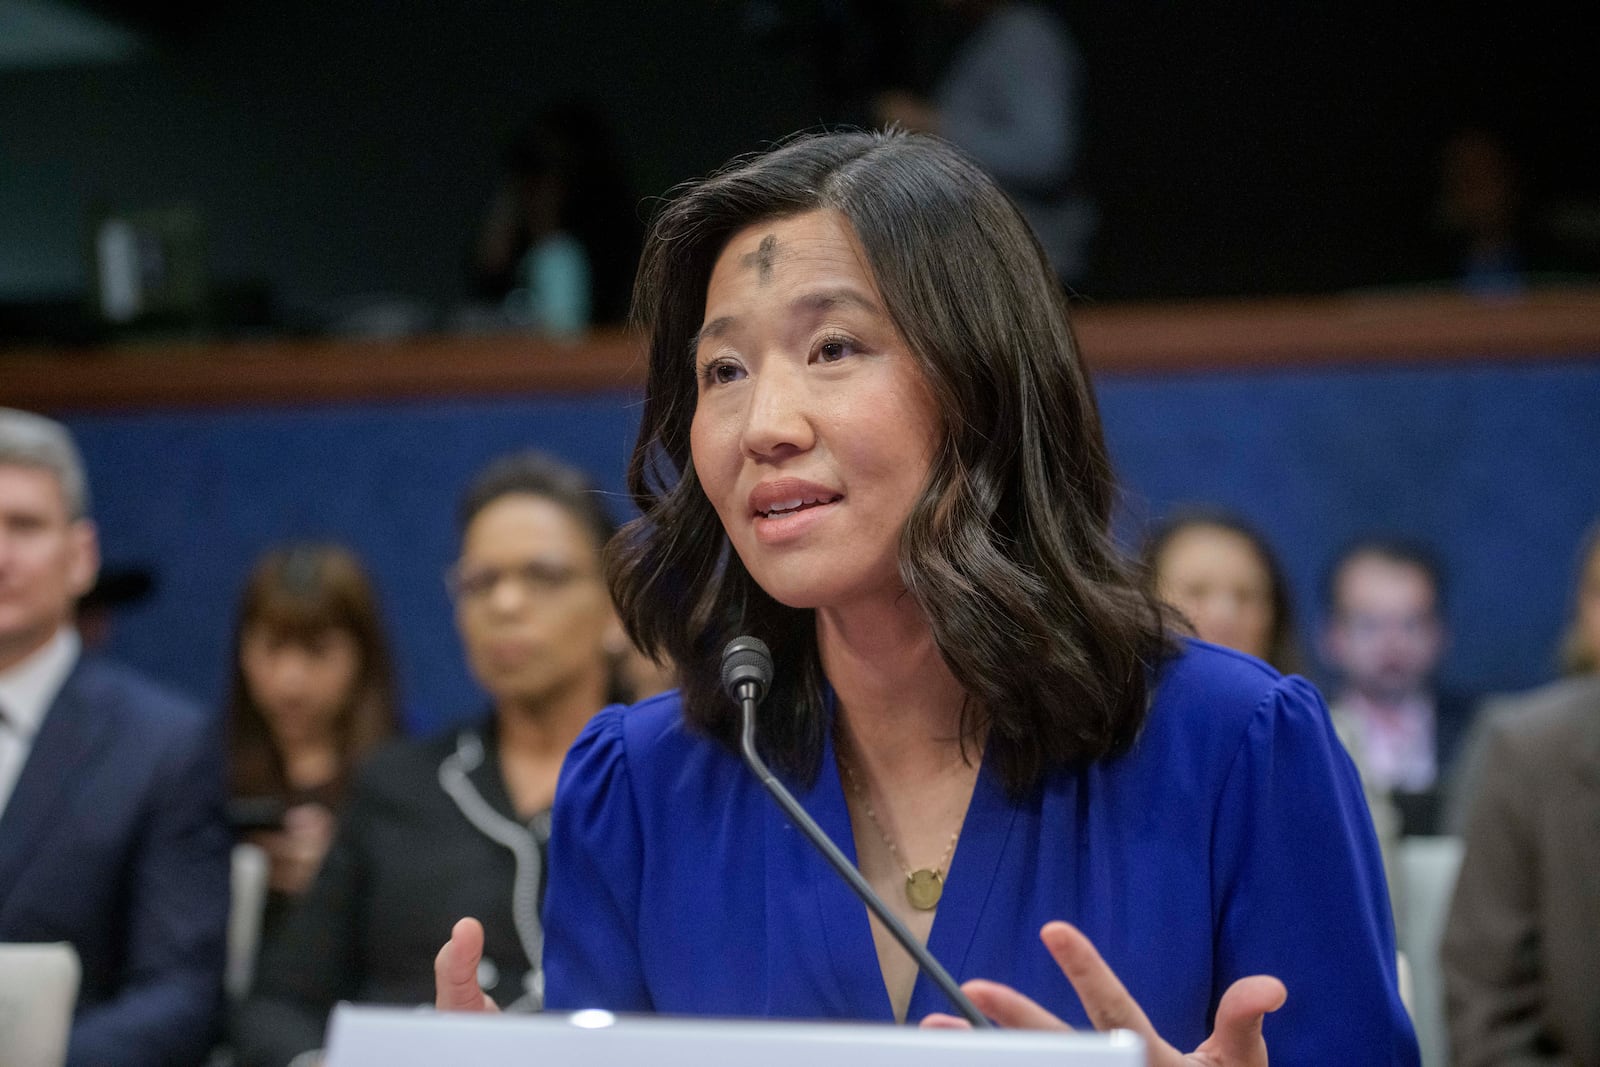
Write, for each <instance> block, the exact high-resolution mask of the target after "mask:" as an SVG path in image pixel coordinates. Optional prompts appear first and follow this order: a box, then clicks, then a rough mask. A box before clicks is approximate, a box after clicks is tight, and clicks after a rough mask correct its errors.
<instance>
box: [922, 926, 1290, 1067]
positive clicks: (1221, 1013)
mask: <svg viewBox="0 0 1600 1067" xmlns="http://www.w3.org/2000/svg"><path fill="white" fill-rule="evenodd" d="M1039 939H1040V940H1041V941H1043V942H1044V945H1045V948H1047V949H1048V950H1049V951H1050V955H1051V956H1053V957H1055V961H1056V963H1057V964H1058V965H1059V966H1060V967H1061V972H1062V973H1063V974H1065V975H1066V976H1067V980H1068V981H1069V982H1071V983H1072V988H1073V989H1075V990H1077V992H1078V999H1079V1000H1081V1001H1082V1002H1083V1009H1084V1011H1085V1012H1087V1013H1088V1016H1089V1020H1090V1021H1091V1022H1092V1023H1094V1026H1095V1029H1097V1030H1117V1029H1120V1030H1132V1031H1133V1032H1134V1033H1136V1034H1138V1035H1139V1036H1140V1037H1142V1038H1144V1040H1145V1045H1146V1047H1147V1048H1148V1055H1149V1062H1150V1067H1266V1063H1267V1043H1266V1041H1265V1040H1264V1039H1263V1038H1262V1036H1261V1021H1262V1019H1263V1018H1264V1017H1265V1016H1266V1015H1267V1013H1268V1012H1274V1011H1277V1010H1278V1009H1279V1008H1281V1007H1283V1002H1284V1001H1285V1000H1286V999H1287V998H1288V991H1287V990H1285V989H1284V987H1283V983H1282V982H1280V981H1278V980H1277V979H1276V978H1270V977H1268V976H1266V975H1255V976H1253V977H1250V978H1241V979H1239V980H1238V981H1237V982H1235V983H1233V985H1231V986H1229V987H1228V991H1227V992H1226V993H1224V994H1222V1001H1221V1003H1219V1004H1218V1005H1217V1021H1216V1028H1215V1029H1214V1030H1212V1031H1211V1036H1210V1037H1208V1038H1206V1040H1205V1041H1204V1042H1203V1043H1202V1044H1201V1045H1200V1047H1199V1048H1197V1049H1195V1050H1194V1051H1193V1052H1192V1053H1190V1054H1189V1055H1187V1056H1185V1055H1184V1054H1183V1053H1181V1052H1179V1051H1178V1050H1177V1049H1175V1048H1173V1047H1172V1046H1171V1045H1169V1044H1167V1043H1166V1042H1165V1041H1163V1040H1162V1039H1161V1035H1160V1034H1158V1033H1156V1032H1155V1028H1154V1027H1152V1026H1151V1025H1150V1020H1149V1019H1147V1018H1146V1017H1145V1014H1144V1011H1143V1009H1141V1008H1140V1007H1139V1005H1138V1003H1137V1002H1136V1001H1135V1000H1134V999H1133V997H1132V996H1131V995H1129V993H1128V991H1127V989H1125V988H1124V987H1123V985H1122V982H1121V981H1120V980H1119V979H1118V978H1117V976H1116V975H1115V974H1114V973H1112V970H1111V968H1110V967H1108V966H1107V965H1106V961H1105V960H1103V959H1101V958H1100V953H1099V952H1098V951H1096V949H1095V947H1094V945H1093V944H1091V943H1090V942H1089V939H1088V938H1087V937H1085V936H1083V934H1082V933H1081V932H1080V931H1079V930H1078V929H1077V928H1076V927H1073V926H1070V925H1068V924H1067V923H1064V922H1053V923H1049V924H1047V925H1046V926H1045V928H1044V929H1043V930H1041V931H1040V932H1039ZM961 988H962V991H963V992H965V993H966V994H967V996H969V997H971V998H972V1002H973V1003H974V1004H976V1005H977V1007H978V1010H979V1011H981V1012H983V1013H984V1014H985V1015H987V1016H988V1017H989V1018H991V1019H993V1020H994V1021H995V1022H997V1023H999V1024H1000V1025H1001V1026H1007V1027H1012V1028H1014V1029H1019V1030H1070V1029H1071V1027H1069V1026H1068V1025H1067V1024H1066V1023H1064V1022H1062V1021H1061V1020H1060V1019H1058V1018H1056V1017H1055V1016H1054V1015H1052V1014H1050V1012H1048V1011H1046V1010H1045V1009H1044V1008H1042V1007H1040V1006H1039V1005H1037V1004H1035V1003H1034V1002H1033V1001H1031V1000H1029V999H1028V998H1027V997H1025V996H1023V995H1022V994H1021V993H1018V992H1017V991H1016V990H1014V989H1012V988H1010V987H1009V986H1003V985H1001V984H999V983H998V982H986V981H983V980H982V979H977V980H974V981H971V982H967V983H966V984H965V985H963V986H962V987H961ZM922 1025H923V1026H929V1027H952V1028H954V1027H965V1026H966V1025H967V1021H966V1020H965V1019H958V1018H956V1017H955V1016H951V1015H930V1016H928V1017H927V1018H926V1019H924V1020H922Z"/></svg>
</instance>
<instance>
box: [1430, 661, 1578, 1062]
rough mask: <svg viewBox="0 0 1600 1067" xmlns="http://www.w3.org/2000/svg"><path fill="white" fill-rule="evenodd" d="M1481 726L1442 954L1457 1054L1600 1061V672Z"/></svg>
mask: <svg viewBox="0 0 1600 1067" xmlns="http://www.w3.org/2000/svg"><path fill="white" fill-rule="evenodd" d="M1485 735H1486V738H1485V742H1484V751H1483V758H1482V765H1481V768H1480V770H1479V780H1478V786H1477V789H1476V792H1475V794H1474V796H1473V797H1472V798H1471V800H1470V809H1469V814H1468V816H1467V822H1466V853H1465V856H1464V858H1463V860H1462V865H1461V873H1460V876H1459V878H1458V880H1457V883H1456V891H1455V900H1454V903H1453V904H1452V906H1451V909H1450V917H1449V920H1448V922H1447V923H1446V925H1445V931H1444V938H1443V942H1442V945H1441V952H1440V956H1441V965H1442V968H1443V971H1444V983H1445V1011H1446V1015H1447V1018H1448V1021H1449V1028H1450V1045H1451V1054H1452V1057H1453V1059H1452V1062H1453V1063H1454V1064H1455V1065H1456V1067H1491V1065H1499V1064H1597V1063H1600V675H1596V674H1584V675H1578V676H1575V677H1572V678H1569V679H1566V680H1564V681H1562V682H1558V683H1556V684H1555V685H1553V686H1548V687H1546V688H1544V689H1542V690H1539V691H1537V692H1535V693H1533V694H1531V695H1529V696H1527V697H1524V698H1523V699H1522V700H1521V701H1519V702H1518V704H1517V705H1516V706H1513V707H1507V708H1504V709H1503V710H1501V711H1500V712H1498V713H1496V714H1494V715H1493V716H1492V717H1491V718H1490V719H1489V720H1488V721H1487V724H1486V729H1485Z"/></svg>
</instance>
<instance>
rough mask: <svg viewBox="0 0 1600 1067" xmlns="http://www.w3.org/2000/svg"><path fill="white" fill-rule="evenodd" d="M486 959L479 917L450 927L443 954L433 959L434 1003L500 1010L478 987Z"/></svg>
mask: <svg viewBox="0 0 1600 1067" xmlns="http://www.w3.org/2000/svg"><path fill="white" fill-rule="evenodd" d="M482 959H483V926H482V924H480V923H479V922H478V920H477V919H462V920H460V921H458V922H457V923H456V924H455V926H454V927H452V928H451V930H450V940H449V941H446V942H445V944H444V947H443V948H441V949H440V950H439V954H438V955H437V956H435V957H434V958H433V1002H434V1006H435V1007H436V1008H438V1009H439V1010H440V1011H496V1010H498V1008H497V1007H496V1006H495V1003H494V1001H492V1000H490V999H489V997H488V995H487V994H485V993H484V991H483V990H482V989H480V988H479V987H478V963H479V962H480V961H481V960H482Z"/></svg>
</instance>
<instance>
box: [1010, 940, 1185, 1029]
mask: <svg viewBox="0 0 1600 1067" xmlns="http://www.w3.org/2000/svg"><path fill="white" fill-rule="evenodd" d="M1039 939H1040V940H1041V941H1043V942H1044V947H1045V948H1047V949H1049V950H1050V955H1051V956H1053V957H1054V958H1055V961H1056V964H1057V966H1059V967H1060V968H1061V973H1063V974H1065V975H1066V976H1067V981H1069V982H1071V983H1072V988H1073V989H1075V990H1077V992H1078V999H1079V1000H1080V1001H1082V1002H1083V1010H1084V1013H1085V1014H1087V1015H1088V1016H1089V1021H1090V1022H1092V1023H1093V1024H1094V1028H1095V1029H1096V1030H1132V1031H1134V1032H1135V1033H1137V1034H1141V1035H1143V1037H1144V1038H1145V1040H1146V1041H1158V1040H1160V1039H1159V1038H1158V1037H1156V1033H1155V1031H1154V1030H1153V1029H1152V1028H1151V1026H1150V1020H1149V1019H1148V1018H1147V1017H1146V1016H1145V1013H1144V1009H1143V1008H1141V1007H1139V1004H1138V1002H1137V1001H1135V1000H1134V999H1133V996H1132V994H1130V993H1129V992H1128V990H1127V988H1126V987H1125V986H1124V985H1123V984H1122V980H1121V979H1119V978H1118V977H1117V976H1116V974H1115V972H1113V971H1112V970H1111V967H1110V966H1109V965H1108V964H1107V963H1106V961H1105V960H1103V959H1101V958H1100V952H1099V950H1098V949H1096V948H1095V947H1094V945H1093V944H1092V943H1091V942H1090V941H1089V939H1088V938H1087V937H1085V936H1083V933H1082V931H1080V930H1079V929H1078V928H1077V927H1075V926H1072V925H1071V924H1069V923H1064V922H1052V923H1047V924H1045V928H1044V929H1043V930H1041V931H1039Z"/></svg>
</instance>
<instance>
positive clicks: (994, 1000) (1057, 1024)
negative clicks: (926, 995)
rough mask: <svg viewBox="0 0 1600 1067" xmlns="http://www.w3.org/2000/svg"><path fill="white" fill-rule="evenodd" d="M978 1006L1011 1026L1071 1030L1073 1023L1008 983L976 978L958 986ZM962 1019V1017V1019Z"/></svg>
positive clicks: (1014, 1028) (1004, 1024) (1025, 1028)
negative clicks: (1063, 1020)
mask: <svg viewBox="0 0 1600 1067" xmlns="http://www.w3.org/2000/svg"><path fill="white" fill-rule="evenodd" d="M961 991H962V992H963V993H965V994H966V995H967V998H968V999H969V1000H971V1001H972V1003H973V1004H974V1005H976V1006H977V1009H978V1010H979V1011H981V1012H983V1014H984V1015H986V1016H988V1017H989V1018H991V1019H993V1020H994V1021H995V1022H997V1023H999V1024H1000V1025H1001V1026H1003V1027H1006V1028H1007V1029H1010V1030H1070V1029H1072V1027H1070V1026H1068V1025H1067V1024H1066V1023H1064V1022H1062V1021H1061V1020H1060V1019H1058V1018H1056V1017H1055V1016H1054V1015H1052V1014H1050V1013H1049V1012H1048V1011H1046V1010H1045V1009H1044V1008H1041V1007H1040V1006H1039V1005H1037V1004H1035V1003H1034V1002H1033V1001H1032V1000H1029V999H1028V998H1027V997H1025V996H1023V995H1022V994H1021V993H1018V992H1017V991H1016V990H1015V989H1012V988H1011V987H1010V986H1004V985H1001V984H1000V983H999V982H988V981H985V980H983V979H981V978H975V979H973V980H972V981H970V982H967V983H966V984H965V985H963V986H962V987H961ZM963 1021H965V1020H963Z"/></svg>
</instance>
